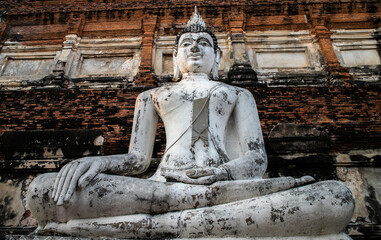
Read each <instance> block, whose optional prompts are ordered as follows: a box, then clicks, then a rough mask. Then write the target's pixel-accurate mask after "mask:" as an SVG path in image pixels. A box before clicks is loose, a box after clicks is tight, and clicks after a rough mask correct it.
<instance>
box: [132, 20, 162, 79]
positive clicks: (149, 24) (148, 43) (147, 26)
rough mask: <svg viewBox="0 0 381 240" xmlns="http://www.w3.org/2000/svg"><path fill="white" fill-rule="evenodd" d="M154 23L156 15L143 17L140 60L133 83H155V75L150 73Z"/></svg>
mask: <svg viewBox="0 0 381 240" xmlns="http://www.w3.org/2000/svg"><path fill="white" fill-rule="evenodd" d="M156 24H157V16H152V15H148V16H145V17H144V18H143V24H142V28H143V39H142V54H141V62H140V67H139V73H138V74H137V76H136V79H135V84H136V85H139V86H142V85H143V86H153V85H155V84H156V79H155V76H154V75H153V73H152V50H153V41H154V35H155V29H156Z"/></svg>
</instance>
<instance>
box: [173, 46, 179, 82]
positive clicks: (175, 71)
mask: <svg viewBox="0 0 381 240" xmlns="http://www.w3.org/2000/svg"><path fill="white" fill-rule="evenodd" d="M176 56H177V52H176V50H174V51H173V81H175V82H177V81H179V78H180V69H179V65H177V58H176Z"/></svg>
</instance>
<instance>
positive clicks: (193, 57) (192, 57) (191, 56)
mask: <svg viewBox="0 0 381 240" xmlns="http://www.w3.org/2000/svg"><path fill="white" fill-rule="evenodd" d="M202 57H203V55H202V54H201V53H192V54H189V55H188V59H190V60H193V61H197V60H200V59H201V58H202Z"/></svg>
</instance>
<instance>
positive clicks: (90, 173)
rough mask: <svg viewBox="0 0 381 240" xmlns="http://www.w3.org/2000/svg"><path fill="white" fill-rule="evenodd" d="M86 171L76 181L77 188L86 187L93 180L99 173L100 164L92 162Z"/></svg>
mask: <svg viewBox="0 0 381 240" xmlns="http://www.w3.org/2000/svg"><path fill="white" fill-rule="evenodd" d="M86 170H87V171H86V173H85V174H83V175H82V176H81V177H80V178H79V180H78V186H79V187H81V188H83V187H86V186H87V185H88V184H89V183H90V182H91V180H93V179H94V177H95V176H96V175H97V174H98V173H99V172H100V164H98V163H97V162H93V163H92V164H91V166H90V167H89V168H88V169H86Z"/></svg>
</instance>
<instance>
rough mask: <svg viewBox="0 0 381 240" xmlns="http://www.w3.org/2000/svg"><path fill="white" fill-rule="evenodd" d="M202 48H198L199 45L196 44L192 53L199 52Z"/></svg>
mask: <svg viewBox="0 0 381 240" xmlns="http://www.w3.org/2000/svg"><path fill="white" fill-rule="evenodd" d="M199 51H200V48H199V47H198V46H197V44H194V45H193V47H192V48H191V52H199Z"/></svg>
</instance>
